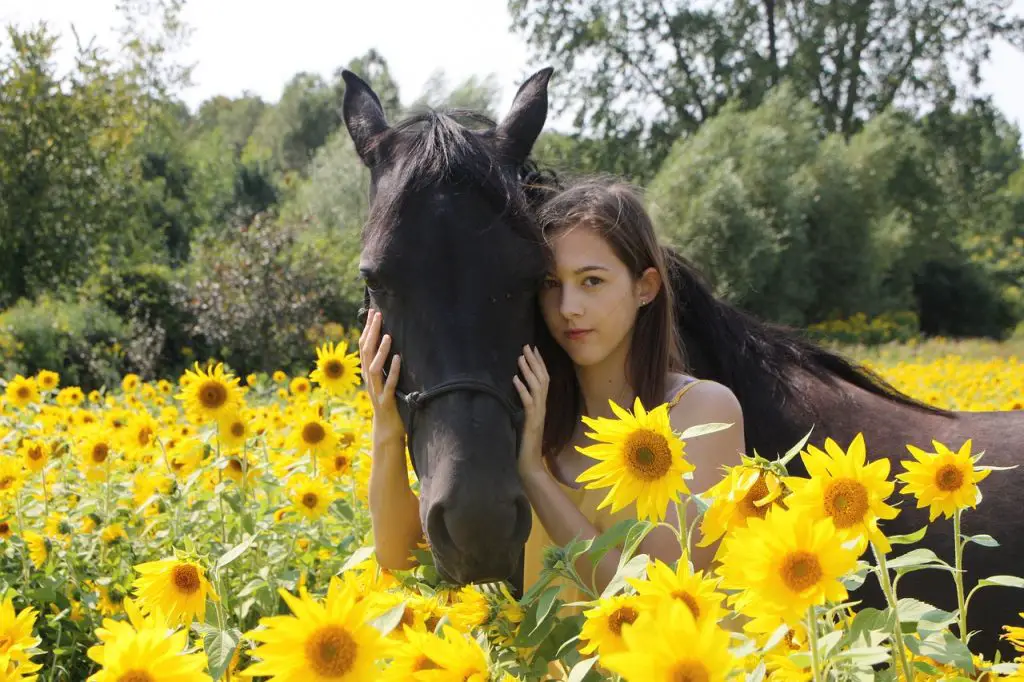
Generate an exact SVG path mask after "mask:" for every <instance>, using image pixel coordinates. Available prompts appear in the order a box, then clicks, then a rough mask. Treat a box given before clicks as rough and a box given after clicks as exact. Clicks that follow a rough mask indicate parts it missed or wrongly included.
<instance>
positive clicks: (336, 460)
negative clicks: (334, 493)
mask: <svg viewBox="0 0 1024 682" xmlns="http://www.w3.org/2000/svg"><path fill="white" fill-rule="evenodd" d="M323 465H324V471H325V473H326V474H327V475H328V476H331V477H332V478H341V477H342V476H344V475H345V474H347V473H349V472H350V471H351V470H352V457H351V456H350V455H349V454H347V453H345V452H336V453H334V456H328V457H325V458H323Z"/></svg>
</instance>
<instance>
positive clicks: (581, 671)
mask: <svg viewBox="0 0 1024 682" xmlns="http://www.w3.org/2000/svg"><path fill="white" fill-rule="evenodd" d="M595 663H597V656H594V657H592V658H584V659H583V660H582V661H580V662H579V663H577V664H576V665H574V666H573V667H572V670H571V671H570V672H569V679H568V680H567V682H583V678H585V677H586V676H587V673H589V672H590V669H591V668H593V667H594V664H595Z"/></svg>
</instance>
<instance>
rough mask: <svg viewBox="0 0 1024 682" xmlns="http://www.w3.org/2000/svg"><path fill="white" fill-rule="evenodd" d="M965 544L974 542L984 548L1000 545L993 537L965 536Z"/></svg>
mask: <svg viewBox="0 0 1024 682" xmlns="http://www.w3.org/2000/svg"><path fill="white" fill-rule="evenodd" d="M963 537H964V542H973V543H974V544H976V545H981V546H982V547H998V546H999V543H998V542H997V541H996V539H995V538H994V537H992V536H991V535H965V536H963Z"/></svg>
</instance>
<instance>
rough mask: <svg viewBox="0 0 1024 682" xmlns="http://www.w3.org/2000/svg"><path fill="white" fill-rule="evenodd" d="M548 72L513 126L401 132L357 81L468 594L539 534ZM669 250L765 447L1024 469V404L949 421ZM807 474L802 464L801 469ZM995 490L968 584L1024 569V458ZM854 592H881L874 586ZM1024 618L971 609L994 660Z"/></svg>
mask: <svg viewBox="0 0 1024 682" xmlns="http://www.w3.org/2000/svg"><path fill="white" fill-rule="evenodd" d="M551 73H552V70H551V69H544V70H541V71H539V72H537V73H536V74H534V75H533V76H532V77H530V78H529V79H528V80H527V81H526V82H525V83H524V84H523V85H522V86H521V87H520V89H519V91H518V93H517V94H516V97H515V99H514V101H513V104H512V108H511V110H510V112H509V113H508V115H507V116H506V117H505V118H504V120H502V121H501V122H500V123H497V124H494V123H492V122H490V121H488V120H486V119H485V118H483V117H480V116H478V115H474V114H471V113H469V112H447V113H442V112H434V111H428V112H426V113H422V114H418V115H415V116H412V117H410V118H408V119H406V120H404V121H402V122H401V123H399V124H397V125H395V126H390V125H389V124H388V123H387V121H386V120H385V117H384V113H383V110H382V108H381V105H380V101H379V100H378V98H377V96H376V94H374V92H373V91H372V89H371V88H370V87H369V86H368V85H367V84H366V83H365V82H363V81H362V80H361V79H359V78H358V77H357V76H355V75H354V74H352V73H350V72H345V73H344V74H343V75H344V79H345V83H346V89H345V97H344V104H343V112H342V113H343V118H344V120H345V124H346V126H347V128H348V131H349V134H350V135H351V137H352V140H353V142H354V143H355V147H356V150H357V152H358V154H359V156H360V158H361V159H362V160H363V162H364V163H365V164H366V166H367V167H368V168H369V169H370V171H371V198H370V211H369V217H368V221H367V224H366V227H365V229H364V233H363V252H362V256H361V261H360V264H361V272H362V275H363V277H364V278H365V281H366V286H367V305H372V306H373V307H375V308H377V309H380V310H381V311H382V312H383V316H384V321H385V326H386V330H387V332H388V333H390V334H391V335H392V337H393V339H394V343H393V348H395V349H396V351H397V352H399V353H400V354H401V355H402V358H403V362H402V375H401V377H400V379H401V380H400V385H399V388H400V389H401V390H400V396H399V397H400V398H401V400H400V409H401V410H402V411H403V417H404V419H405V422H406V427H407V432H408V434H409V439H410V443H409V449H410V452H411V454H412V458H413V465H414V467H415V469H416V472H417V475H418V476H419V479H420V484H421V496H420V509H421V519H422V521H423V527H424V529H425V531H426V535H427V539H428V541H429V543H430V545H431V549H432V551H433V554H434V558H435V561H436V564H437V567H438V569H439V570H440V572H441V573H442V575H444V576H445V577H447V578H449V579H451V580H453V581H456V582H460V583H465V582H475V581H483V580H490V579H504V578H508V577H510V576H511V577H512V579H513V582H515V581H516V580H517V577H518V576H519V575H521V574H520V573H519V571H520V570H521V554H522V547H523V543H524V541H525V539H526V537H527V536H528V534H529V531H530V514H529V507H528V503H527V501H526V499H525V497H524V495H523V492H522V489H521V487H520V483H519V480H518V477H517V475H516V468H515V459H516V454H517V451H518V435H519V424H520V419H521V411H520V410H519V409H518V407H517V405H518V401H517V398H516V396H515V394H514V389H513V387H512V383H511V378H512V376H513V374H514V373H515V372H516V358H517V356H518V355H519V353H520V351H521V349H522V347H523V345H524V344H526V343H534V342H537V343H538V345H540V346H541V347H542V348H544V347H550V344H551V343H553V341H552V340H551V339H550V335H548V334H547V330H546V328H545V326H544V324H543V322H542V321H541V320H540V318H539V315H538V311H537V306H536V302H535V295H536V292H537V290H538V287H539V285H540V282H541V278H542V277H543V274H544V271H545V269H546V266H547V261H546V255H545V250H544V248H543V245H542V239H541V237H540V234H539V230H538V228H537V225H536V223H535V221H534V219H533V211H532V209H533V208H534V206H535V202H536V201H537V200H539V199H540V198H542V197H543V195H544V193H545V192H546V191H550V190H552V189H556V188H557V187H555V186H553V183H545V182H540V183H538V182H535V181H534V180H533V179H534V178H536V173H535V172H533V171H532V165H531V162H530V161H529V155H530V152H531V149H532V147H533V144H534V142H535V141H536V138H537V136H538V135H539V134H540V132H541V129H542V128H543V126H544V122H545V120H546V116H547V106H548V101H547V83H548V80H549V78H550V76H551ZM554 184H556V183H554ZM667 251H668V256H669V261H670V273H671V276H670V279H671V286H672V288H673V290H674V292H675V294H676V298H677V316H678V320H679V325H680V329H681V333H682V338H683V340H684V344H685V352H686V354H687V358H688V363H689V369H690V372H691V373H692V374H693V375H695V376H698V377H702V378H707V379H713V380H715V381H718V382H721V383H723V384H725V385H727V386H729V387H730V388H731V389H732V390H733V391H734V392H735V394H736V395H737V397H738V398H739V400H740V403H741V405H742V407H743V412H744V421H745V432H746V444H747V449H748V452H752V451H754V450H756V451H757V452H759V453H760V454H762V455H764V456H768V457H771V456H774V455H777V454H779V453H782V452H785V451H786V450H788V449H789V448H790V447H791V446H792V445H793V444H795V443H796V442H798V441H799V440H800V439H801V438H802V437H803V435H804V434H806V433H807V432H808V431H809V430H812V427H813V431H812V438H811V442H812V443H815V444H817V445H819V446H821V445H822V443H823V441H824V439H825V438H826V437H832V438H834V439H835V440H837V441H838V442H839V443H841V444H842V445H844V446H845V445H848V444H849V442H850V441H851V440H852V438H853V437H854V435H855V434H856V433H858V432H863V433H864V436H865V439H866V443H867V445H868V449H869V457H871V458H879V457H885V458H887V459H889V460H890V461H891V462H892V470H893V473H894V474H895V473H896V472H898V471H900V470H901V467H900V466H899V461H900V460H901V459H906V458H908V457H909V455H908V453H907V450H906V445H907V444H913V445H917V446H918V447H922V448H925V449H929V448H930V445H931V440H932V439H936V440H939V441H942V442H944V443H946V444H948V445H949V446H951V447H953V448H958V447H959V446H960V445H961V444H962V443H963V441H964V440H966V439H967V438H971V439H973V443H974V452H980V451H982V450H984V451H986V455H985V458H984V461H983V463H985V464H989V465H997V466H1010V465H1014V464H1017V463H1018V461H1020V460H1021V459H1022V457H1021V455H1022V453H1024V413H1010V412H984V413H982V412H978V413H974V412H949V411H945V410H939V409H936V408H934V407H930V406H927V405H924V404H922V403H920V402H918V401H915V400H913V399H912V398H910V397H908V396H906V395H903V394H901V393H899V392H898V391H897V390H895V389H894V388H892V387H891V386H890V385H889V384H887V383H886V382H885V381H884V380H882V379H881V378H879V377H878V376H875V375H873V374H872V373H870V372H868V371H867V370H865V369H864V368H861V367H859V366H857V365H855V364H853V363H851V362H850V361H848V360H846V359H845V358H843V357H842V356H841V355H838V354H836V353H833V352H830V351H828V350H826V349H824V348H821V347H819V346H817V345H815V344H813V343H811V342H809V341H807V340H805V339H804V338H802V337H801V335H800V334H799V333H798V332H797V331H794V330H790V329H786V328H784V327H780V326H776V325H771V324H766V323H764V322H762V321H759V320H757V319H755V318H754V317H752V316H750V315H747V314H745V313H744V312H742V311H740V310H738V309H736V308H734V307H732V306H730V305H728V304H727V303H724V302H722V301H719V300H717V299H716V298H715V297H714V296H713V295H712V292H711V289H710V288H709V286H708V285H707V284H706V283H705V282H704V280H703V279H702V277H701V276H700V274H699V273H698V272H697V270H696V269H695V268H694V267H693V266H691V265H690V264H689V263H688V262H687V261H686V260H685V259H684V258H683V257H682V256H680V255H679V254H677V253H675V252H674V251H671V250H669V249H667ZM794 469H795V471H792V472H793V473H797V474H802V473H805V472H802V471H800V470H799V469H800V464H799V459H797V460H794V463H793V466H791V470H794ZM982 489H983V491H984V493H985V499H984V501H983V503H982V504H981V505H980V506H979V507H978V509H977V510H975V511H970V512H969V513H967V514H966V517H965V526H964V532H965V533H969V534H978V533H987V534H991V535H993V536H995V537H996V538H997V539H999V540H1000V541H1001V542H1002V546H1001V547H1000V548H998V549H985V548H981V547H978V546H976V545H969V546H968V548H967V550H966V552H965V568H966V572H967V579H966V583H967V589H968V590H969V589H970V588H971V586H973V585H974V584H975V583H976V582H977V581H978V579H980V578H984V577H987V576H989V575H994V574H1015V573H1020V572H1021V569H1022V568H1024V515H1021V514H1020V513H1018V511H1019V508H1017V506H1016V505H1017V497H1016V491H1020V490H1024V467H1022V468H1017V469H1013V470H1011V471H1004V472H996V473H994V474H993V475H992V476H990V477H989V478H988V479H987V480H986V481H985V482H984V483H983V484H982ZM926 523H927V515H926V513H925V512H924V511H923V510H916V509H914V508H913V505H912V504H911V503H910V502H909V501H905V502H904V503H903V504H902V513H901V514H900V516H899V517H897V518H896V519H895V520H893V521H891V522H889V523H888V524H887V525H886V526H885V530H886V532H887V533H889V534H890V535H894V534H906V533H911V532H913V531H915V530H918V529H919V528H921V527H922V526H924V525H926ZM923 545H924V546H926V547H929V548H930V549H932V550H933V551H935V552H936V553H937V554H938V555H939V556H941V557H943V558H946V559H948V560H949V561H950V562H951V561H952V556H953V543H952V531H951V529H950V525H949V523H948V522H942V521H939V522H936V523H935V524H932V525H931V526H930V528H929V530H928V533H927V535H926V536H925V539H924V540H923ZM900 593H901V596H914V597H917V598H919V599H922V600H924V601H927V602H929V603H932V604H934V605H936V606H940V607H941V608H945V609H947V610H952V609H955V608H956V601H955V595H954V591H953V583H952V580H951V578H950V574H949V573H948V572H942V571H934V570H928V571H919V572H916V573H914V574H912V575H910V576H908V577H907V578H906V579H904V580H903V581H902V582H901V583H900ZM854 596H855V598H862V599H864V601H865V603H869V604H874V605H880V604H881V601H882V600H881V595H880V591H879V590H878V589H877V586H876V585H875V583H874V581H870V580H869V581H868V582H867V583H866V584H865V586H864V587H863V588H861V589H860V590H858V591H857V593H855V595H854ZM1021 610H1024V593H1022V592H1019V591H1016V590H1010V589H1007V588H999V587H990V588H986V589H984V590H981V591H980V592H979V593H978V594H977V596H976V597H975V599H973V600H972V602H971V610H970V622H969V627H971V628H974V629H979V630H981V631H982V632H981V633H980V634H979V635H978V637H977V638H976V639H975V640H974V644H975V645H976V646H977V647H978V648H979V649H980V650H981V651H986V652H990V651H992V650H993V649H994V648H995V646H996V638H997V636H998V633H999V630H1000V627H1001V626H1002V625H1003V624H1007V623H1013V622H1016V620H1017V619H1018V617H1017V612H1018V611H1021Z"/></svg>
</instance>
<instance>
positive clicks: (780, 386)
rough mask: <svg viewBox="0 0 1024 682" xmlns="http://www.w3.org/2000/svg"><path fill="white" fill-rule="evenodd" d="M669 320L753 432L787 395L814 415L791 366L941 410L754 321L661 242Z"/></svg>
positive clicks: (772, 422)
mask: <svg viewBox="0 0 1024 682" xmlns="http://www.w3.org/2000/svg"><path fill="white" fill-rule="evenodd" d="M664 253H665V257H666V260H667V263H668V269H669V278H670V280H671V282H672V291H673V293H674V294H675V297H676V324H677V325H678V326H679V329H680V333H681V335H682V338H683V342H684V346H685V352H686V356H687V360H688V362H689V363H690V364H691V366H694V367H699V368H701V369H702V370H703V372H704V373H706V374H707V375H708V378H711V379H714V380H716V381H719V382H720V383H723V384H726V385H728V386H729V387H730V388H731V389H732V390H733V392H734V393H735V394H736V396H737V398H739V400H740V402H741V403H743V405H744V421H745V423H750V422H753V423H752V424H750V426H749V427H748V428H749V430H751V431H752V432H755V433H761V434H764V433H772V432H774V431H777V429H778V425H779V424H780V423H781V420H782V419H783V415H782V410H783V406H784V405H785V404H786V403H787V401H789V402H790V404H791V405H792V406H795V407H796V408H797V409H798V410H801V411H803V412H804V413H805V415H806V416H808V417H809V418H810V419H812V420H814V418H815V416H816V410H815V409H814V405H813V402H812V400H811V396H808V395H807V394H806V393H805V392H802V391H799V390H795V389H794V387H793V370H802V371H804V372H806V373H808V374H810V375H811V376H813V377H816V378H817V379H820V380H822V381H824V382H826V383H835V382H836V381H837V380H838V381H845V382H847V383H850V384H853V385H854V386H856V387H858V388H860V389H863V390H865V391H867V392H869V393H871V394H872V395H876V396H879V397H881V398H884V399H886V400H890V401H893V402H896V403H899V404H901V405H906V406H909V407H913V408H916V409H920V410H923V411H926V412H931V413H934V414H949V412H948V411H946V410H942V409H939V408H937V407H933V406H931V405H928V404H926V403H923V402H920V401H918V400H915V399H914V398H912V397H910V396H908V395H906V394H905V393H902V392H901V391H899V390H898V389H896V388H895V387H894V386H892V385H891V384H890V383H889V382H887V381H886V380H885V379H884V378H882V377H881V376H879V375H878V374H877V373H875V372H873V371H871V370H870V369H868V368H867V367H865V366H863V365H858V364H855V363H854V362H852V361H850V360H848V359H847V358H845V357H843V356H842V355H840V354H838V353H836V352H833V351H830V350H828V349H826V348H823V347H822V346H820V345H818V344H816V343H814V342H813V341H811V340H809V339H807V338H804V337H802V336H801V335H800V332H799V330H796V329H790V328H788V327H785V326H782V325H777V324H772V323H767V322H762V321H761V320H758V319H757V318H755V317H754V316H752V315H750V314H748V313H746V312H744V311H742V310H739V309H738V308H735V307H733V306H732V305H730V304H728V303H726V302H724V301H721V300H719V299H717V298H716V297H715V296H714V294H713V293H712V290H711V287H710V286H709V285H708V283H707V282H706V281H705V278H704V277H703V276H702V275H701V274H700V272H699V271H698V270H697V269H696V267H694V266H693V265H692V264H690V263H689V261H687V260H686V259H685V258H684V257H683V256H681V255H680V254H678V253H676V252H675V251H674V250H672V249H670V248H665V249H664Z"/></svg>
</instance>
